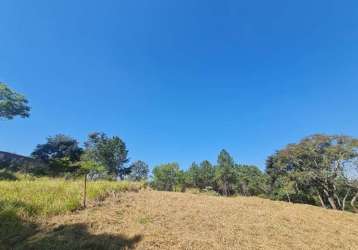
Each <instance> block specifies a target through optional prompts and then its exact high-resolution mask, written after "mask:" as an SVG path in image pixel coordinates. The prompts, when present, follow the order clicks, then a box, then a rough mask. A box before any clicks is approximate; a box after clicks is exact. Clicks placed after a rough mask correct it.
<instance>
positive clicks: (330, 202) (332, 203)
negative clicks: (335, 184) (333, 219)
mask: <svg viewBox="0 0 358 250" xmlns="http://www.w3.org/2000/svg"><path fill="white" fill-rule="evenodd" d="M323 192H324V193H325V195H326V196H327V199H328V202H329V204H330V205H331V207H332V209H334V210H337V206H336V203H335V202H334V196H333V195H331V194H330V193H329V192H328V191H327V190H323Z"/></svg>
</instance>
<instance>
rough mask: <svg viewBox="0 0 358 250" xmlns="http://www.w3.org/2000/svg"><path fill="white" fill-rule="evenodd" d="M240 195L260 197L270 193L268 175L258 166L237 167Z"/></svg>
mask: <svg viewBox="0 0 358 250" xmlns="http://www.w3.org/2000/svg"><path fill="white" fill-rule="evenodd" d="M236 175H237V177H236V178H237V180H236V182H237V183H238V186H237V188H238V190H237V191H238V193H240V194H242V195H249V196H252V195H260V194H265V193H266V192H267V191H268V187H267V179H268V177H267V175H266V174H265V173H263V172H261V170H260V169H259V168H258V167H256V166H248V165H236Z"/></svg>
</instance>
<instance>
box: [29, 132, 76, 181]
mask: <svg viewBox="0 0 358 250" xmlns="http://www.w3.org/2000/svg"><path fill="white" fill-rule="evenodd" d="M82 152H83V150H82V148H81V147H80V146H79V144H78V141H77V140H75V139H73V138H72V137H70V136H66V135H63V134H58V135H55V136H52V137H48V138H47V142H46V143H44V144H39V145H37V146H36V148H35V150H34V151H33V152H32V154H31V156H32V157H33V158H35V159H37V160H41V161H43V162H45V163H47V164H48V166H49V172H50V174H54V175H56V174H59V173H63V172H73V171H75V170H76V169H77V167H78V166H77V165H76V164H75V163H76V162H79V161H80V158H81V154H82Z"/></svg>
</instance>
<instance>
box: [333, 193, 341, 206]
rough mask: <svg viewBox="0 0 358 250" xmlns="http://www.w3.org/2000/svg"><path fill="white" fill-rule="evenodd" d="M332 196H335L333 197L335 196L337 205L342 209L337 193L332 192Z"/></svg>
mask: <svg viewBox="0 0 358 250" xmlns="http://www.w3.org/2000/svg"><path fill="white" fill-rule="evenodd" d="M334 197H335V198H336V200H337V203H338V207H339V208H341V209H342V203H341V199H339V197H338V195H337V194H334Z"/></svg>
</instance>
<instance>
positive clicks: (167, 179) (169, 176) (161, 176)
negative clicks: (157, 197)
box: [152, 163, 184, 191]
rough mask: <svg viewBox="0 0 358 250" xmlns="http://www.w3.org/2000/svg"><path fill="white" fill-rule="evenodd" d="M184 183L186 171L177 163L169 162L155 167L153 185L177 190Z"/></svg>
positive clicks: (161, 188)
mask: <svg viewBox="0 0 358 250" xmlns="http://www.w3.org/2000/svg"><path fill="white" fill-rule="evenodd" d="M183 184H184V173H183V172H182V171H181V170H180V169H179V165H178V164H177V163H167V164H162V165H159V166H156V167H154V169H153V182H152V185H153V186H154V187H155V188H156V189H158V190H163V191H175V190H176V189H177V187H179V186H182V185H183Z"/></svg>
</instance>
